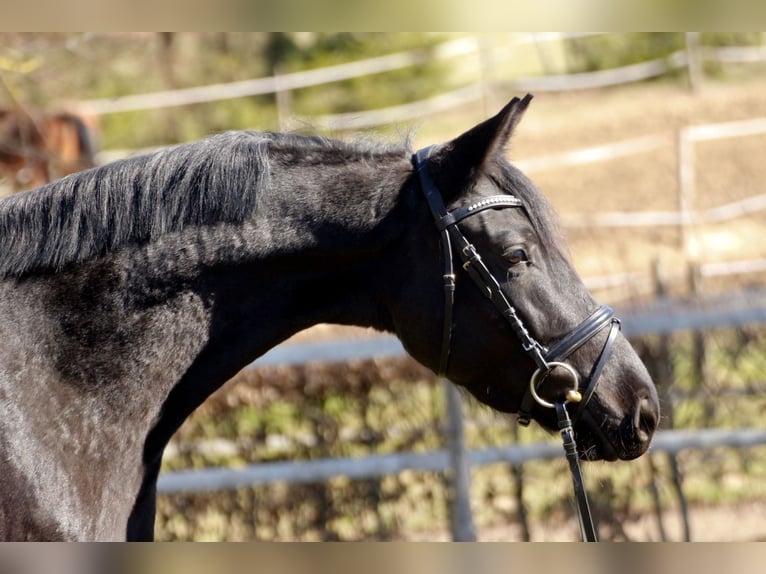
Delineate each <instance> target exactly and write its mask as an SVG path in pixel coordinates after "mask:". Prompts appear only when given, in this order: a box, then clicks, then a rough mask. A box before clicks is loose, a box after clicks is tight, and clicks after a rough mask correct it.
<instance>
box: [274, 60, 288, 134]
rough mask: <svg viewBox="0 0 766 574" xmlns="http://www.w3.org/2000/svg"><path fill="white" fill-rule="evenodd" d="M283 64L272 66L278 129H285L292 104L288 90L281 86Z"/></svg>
mask: <svg viewBox="0 0 766 574" xmlns="http://www.w3.org/2000/svg"><path fill="white" fill-rule="evenodd" d="M283 72H284V68H283V66H282V65H281V64H280V65H277V66H275V68H274V98H275V99H276V104H277V122H278V124H279V131H287V123H288V120H289V119H290V113H291V112H290V109H291V105H292V96H291V94H290V90H286V89H283V88H282V81H281V80H282V75H283Z"/></svg>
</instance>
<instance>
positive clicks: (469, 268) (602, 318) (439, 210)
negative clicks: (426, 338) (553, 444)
mask: <svg viewBox="0 0 766 574" xmlns="http://www.w3.org/2000/svg"><path fill="white" fill-rule="evenodd" d="M435 147H437V146H429V147H427V148H423V149H421V150H419V151H417V152H416V153H415V154H413V156H412V164H413V166H414V168H415V172H416V173H417V174H418V178H419V181H420V188H421V190H422V192H423V195H424V196H425V199H426V202H427V203H428V207H429V209H430V211H431V215H432V216H433V218H434V222H435V223H436V228H437V230H438V231H439V234H440V243H441V249H442V262H443V273H442V278H443V281H444V322H443V329H442V346H441V355H440V358H439V372H438V374H439V376H441V377H446V376H447V369H448V367H449V359H450V352H451V347H452V330H453V319H452V309H453V306H454V300H455V284H456V275H455V267H454V262H453V250H454V252H456V253H457V254H458V255H459V257H460V259H461V261H462V267H463V269H464V270H465V271H466V272H467V273H468V275H469V276H470V277H471V279H473V282H474V283H475V284H476V285H477V286H478V287H479V290H480V291H481V292H482V293H483V294H484V295H485V296H486V297H487V298H488V299H489V300H490V301H492V303H493V304H494V305H495V307H496V308H497V310H498V311H499V312H500V314H501V315H502V316H503V318H504V319H505V320H506V322H507V323H508V325H509V326H510V327H511V329H512V330H513V332H514V333H515V334H516V336H517V337H518V339H519V341H520V343H521V347H522V349H523V350H524V352H525V353H526V354H527V355H528V356H529V357H530V358H531V359H532V361H533V362H534V364H535V366H536V367H537V368H536V370H535V372H534V373H533V374H532V377H531V379H530V382H529V388H528V389H527V391H526V393H525V395H524V398H523V399H522V402H521V406H520V408H519V416H518V421H519V424H521V425H524V426H527V425H528V424H529V422H530V420H531V411H532V408H533V407H534V404H535V402H537V403H538V404H539V405H541V406H543V407H546V408H552V409H555V410H556V415H557V419H558V426H559V430H560V431H561V437H562V439H563V441H564V451H565V453H566V456H567V460H568V461H569V466H570V470H571V471H572V479H573V482H574V489H575V497H576V499H577V503H578V514H579V518H580V530H581V533H582V537H583V540H587V541H596V540H597V535H596V529H595V526H594V525H593V520H592V518H591V515H590V509H589V507H588V500H587V496H586V493H585V487H584V485H583V480H582V474H581V472H580V465H579V458H578V455H577V445H576V443H575V439H574V431H573V423H572V420H571V419H570V416H569V412H568V409H567V405H570V404H576V405H577V406H576V408H575V412H574V414H573V417H574V420H575V421H577V420H578V419H579V418H580V416H581V415H582V412H583V410H584V408H585V406H586V405H587V404H588V402H589V401H590V400H591V398H592V397H593V395H594V394H595V392H596V388H597V387H598V381H599V377H600V375H601V372H602V370H603V368H604V365H605V364H606V362H607V360H608V359H609V355H610V354H611V351H612V347H613V345H614V342H615V340H616V339H617V333H618V332H619V330H620V321H619V319H617V318H616V317H615V316H614V311H613V310H612V309H611V308H610V307H608V306H606V305H602V306H600V307H599V308H597V309H596V310H595V311H594V312H593V313H591V314H590V316H588V317H587V318H586V319H585V320H584V321H583V322H582V323H580V324H579V325H578V326H577V327H575V328H574V329H573V330H572V331H571V332H570V333H568V334H567V335H565V336H564V338H562V339H561V340H560V341H558V342H557V343H556V344H554V345H553V346H552V347H551V348H546V347H545V346H543V345H542V344H540V342H538V341H537V340H536V339H535V338H534V337H533V336H532V335H531V334H530V333H529V330H528V329H527V328H526V327H525V325H524V323H523V322H522V320H521V318H520V317H519V315H518V313H517V312H516V309H515V308H514V306H513V305H512V304H511V303H510V301H509V300H508V298H507V297H506V295H505V293H503V291H502V289H501V288H500V284H499V283H498V281H497V280H496V279H495V277H494V276H493V275H492V273H491V272H490V271H489V269H488V268H487V266H486V265H485V264H484V262H483V261H482V258H481V256H480V255H479V253H478V252H477V251H476V248H475V247H474V246H473V245H472V244H471V243H470V242H469V241H468V239H466V237H465V235H463V233H462V231H461V230H460V228H459V227H458V225H457V224H458V223H459V222H461V221H463V220H464V219H466V218H468V217H471V216H473V215H476V214H477V213H481V212H482V211H485V210H487V209H501V208H505V207H514V208H523V207H524V206H523V204H522V202H521V200H519V199H518V198H516V197H514V196H512V195H492V196H489V197H485V198H483V199H481V200H479V201H477V202H475V203H471V204H468V205H462V206H460V207H457V208H455V209H453V210H451V211H448V210H447V208H446V207H445V206H444V201H443V199H442V196H441V193H440V192H439V189H438V188H437V186H436V184H435V183H434V180H433V179H432V177H431V174H430V173H429V171H428V157H429V155H430V154H431V152H432V151H433V149H434V148H435ZM607 326H609V333H608V335H607V337H606V341H605V342H604V346H603V348H602V349H601V353H600V355H599V357H598V359H597V360H596V362H595V364H594V365H593V367H592V369H591V372H590V374H589V376H588V380H587V384H586V385H584V387H585V388H584V390H581V388H580V384H579V377H578V375H577V371H575V369H574V368H573V367H572V366H570V365H569V364H568V363H567V362H565V361H566V359H567V358H568V357H569V356H570V355H572V353H574V352H575V351H576V350H577V349H579V348H580V347H582V346H583V345H584V344H585V343H587V342H588V341H589V340H590V339H591V338H593V337H594V336H595V335H596V334H598V333H599V332H601V330H602V329H604V328H606V327H607ZM555 369H558V370H562V371H563V372H564V373H566V374H567V376H568V377H569V378H570V379H571V381H572V386H571V388H570V389H569V390H568V391H567V393H566V395H565V397H563V398H561V399H559V400H556V401H548V400H545V399H543V398H542V397H541V396H540V395H539V394H538V390H539V388H540V386H541V385H542V383H543V382H544V381H545V380H546V378H547V377H548V375H550V374H551V372H553V370H555Z"/></svg>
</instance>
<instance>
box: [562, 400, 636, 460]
mask: <svg viewBox="0 0 766 574" xmlns="http://www.w3.org/2000/svg"><path fill="white" fill-rule="evenodd" d="M607 420H608V419H607ZM610 424H611V426H609V425H610ZM624 426H625V425H624V424H617V423H603V424H597V423H596V420H595V418H594V416H593V414H592V413H591V412H590V411H589V410H587V409H586V410H585V411H584V412H583V413H582V417H581V419H580V420H579V421H578V422H577V424H576V425H575V427H574V431H575V441H576V442H577V450H578V454H579V455H580V458H581V459H583V460H606V461H615V460H633V459H635V458H638V457H639V456H641V455H642V454H644V452H646V446H645V445H641V444H640V443H637V442H636V441H633V440H631V439H630V437H628V436H626V432H627V431H626V430H625V429H624V428H623V427H624ZM628 434H629V433H628Z"/></svg>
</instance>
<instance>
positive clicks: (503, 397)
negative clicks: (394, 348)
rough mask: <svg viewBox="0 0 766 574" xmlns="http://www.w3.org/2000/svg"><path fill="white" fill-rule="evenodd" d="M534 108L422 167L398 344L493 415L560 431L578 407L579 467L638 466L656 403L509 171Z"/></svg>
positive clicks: (506, 116)
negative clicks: (564, 412)
mask: <svg viewBox="0 0 766 574" xmlns="http://www.w3.org/2000/svg"><path fill="white" fill-rule="evenodd" d="M530 100H531V97H530V96H527V97H526V98H524V99H522V100H519V99H516V98H514V100H513V101H511V103H509V104H508V105H507V106H506V107H505V108H504V109H503V110H502V111H501V112H500V113H499V114H497V115H496V116H494V117H493V118H491V119H489V120H487V121H485V122H483V123H481V124H479V125H478V126H476V127H474V128H473V129H471V130H469V131H467V132H466V133H464V134H462V135H461V136H459V137H458V138H456V139H454V140H452V141H450V142H448V143H445V144H442V145H440V146H434V147H433V148H431V149H429V150H427V151H424V150H421V152H419V153H418V154H416V156H415V157H414V163H415V170H414V172H415V174H414V175H413V178H412V186H413V187H416V188H419V189H420V191H419V192H414V193H415V195H418V194H420V197H421V202H422V210H421V219H420V221H419V223H418V228H419V229H422V232H421V233H420V234H417V235H415V234H414V235H413V237H412V241H411V244H410V245H409V246H408V250H409V252H410V258H411V260H412V261H413V262H420V263H419V264H417V265H413V266H412V268H411V269H410V270H409V281H407V285H406V287H404V290H405V293H404V294H403V299H404V300H407V301H411V302H412V303H411V304H410V305H407V306H405V309H404V312H403V313H401V314H400V316H399V318H398V328H397V331H398V333H399V336H400V338H401V339H402V340H403V342H404V345H405V347H406V348H408V349H409V350H410V352H411V353H412V354H413V355H414V356H415V357H417V358H419V359H420V360H421V361H422V362H424V363H425V364H426V365H428V366H429V367H431V368H432V369H433V370H435V371H442V374H444V375H445V376H447V377H448V378H449V379H450V380H451V381H453V382H454V383H456V384H458V385H460V386H462V387H464V388H466V389H467V390H468V391H469V392H470V393H471V394H472V395H473V396H475V397H476V398H477V399H478V400H479V401H481V402H482V403H485V404H487V405H489V406H490V407H492V408H494V409H497V410H500V411H504V412H510V413H520V416H521V418H522V419H524V418H527V417H530V418H534V419H535V420H537V421H538V422H539V423H540V424H541V425H542V426H544V427H546V428H549V429H555V428H556V425H557V419H556V414H555V412H554V409H553V408H551V407H553V406H554V404H555V403H556V402H561V403H566V402H569V403H571V404H570V405H569V406H570V410H572V411H573V413H574V420H575V426H574V428H575V433H576V436H577V442H578V445H579V449H580V455H581V457H583V458H588V459H609V460H614V459H618V458H619V459H632V458H635V457H637V456H640V455H641V454H643V453H644V452H645V451H646V449H647V448H648V446H649V441H650V440H651V437H652V435H653V433H654V431H655V429H656V427H657V424H658V421H659V403H658V399H657V393H656V390H655V387H654V384H653V382H652V380H651V378H650V376H649V374H648V372H647V370H646V368H645V367H644V365H643V363H642V362H641V360H640V359H639V358H638V356H637V354H636V353H635V351H634V350H633V348H632V347H631V345H630V343H629V342H628V341H627V339H626V338H625V337H624V336H623V335H622V334H621V332H620V330H619V321H618V320H617V319H616V318H614V317H613V313H612V311H611V309H609V308H608V307H599V306H598V305H597V304H596V303H595V301H594V299H593V297H592V296H591V294H590V293H589V292H588V290H587V288H586V287H585V285H584V284H583V281H582V280H581V278H580V277H579V276H578V274H577V272H576V271H575V269H574V267H573V265H572V263H571V262H570V260H569V258H568V256H567V255H566V252H565V250H564V247H563V241H562V237H561V234H560V233H559V231H558V227H557V225H556V217H555V214H554V212H553V210H552V208H551V207H550V205H549V204H548V202H547V201H546V200H545V198H544V197H543V196H542V195H541V193H540V192H539V191H538V190H537V189H536V188H535V186H534V184H533V183H532V182H531V181H530V180H529V179H528V178H527V177H526V176H525V175H524V174H523V173H522V172H521V171H520V170H518V169H517V168H515V167H514V166H513V165H511V163H509V161H508V160H507V159H506V148H507V145H508V142H509V140H510V138H511V135H512V133H513V131H514V129H515V127H516V125H517V124H518V122H519V120H520V119H521V117H522V115H523V113H524V111H525V109H526V108H527V106H528V104H529V101H530ZM427 203H428V205H429V207H430V209H429V208H427V207H426V204H427ZM429 211H430V213H429ZM453 260H454V264H453V263H452V261H453ZM423 261H428V262H430V263H429V264H427V265H424V264H422V262H423ZM440 261H441V263H440ZM453 299H454V301H452V300H453ZM445 302H446V303H445ZM445 317H446V318H445ZM411 324H424V325H428V327H427V328H425V329H424V330H422V331H419V332H415V331H414V330H412V329H411V327H410V325H411ZM575 401H580V404H579V405H575V404H574V402H575Z"/></svg>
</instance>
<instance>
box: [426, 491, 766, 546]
mask: <svg viewBox="0 0 766 574" xmlns="http://www.w3.org/2000/svg"><path fill="white" fill-rule="evenodd" d="M662 522H663V528H664V530H665V540H664V541H665V542H682V541H683V540H684V529H683V522H682V519H681V514H680V513H679V512H678V511H677V510H668V511H665V512H664V514H663V517H662ZM689 524H690V528H689V530H690V533H691V541H692V542H766V501H762V502H749V503H747V504H739V505H734V506H711V507H696V508H691V509H690V513H689ZM620 527H621V528H622V530H623V533H624V536H623V535H621V536H619V537H618V538H617V540H621V541H628V542H662V541H663V540H662V537H661V535H660V530H659V526H658V522H657V517H656V516H655V515H654V514H645V515H643V516H640V517H638V518H631V519H628V520H627V521H625V522H623V523H622V524H621V525H620ZM599 528H600V530H599V531H600V533H601V536H602V538H604V535H605V533H606V530H607V529H608V528H609V526H608V525H601V526H600V527H599ZM530 530H531V532H530V535H531V539H532V542H576V541H578V540H580V534H579V530H578V526H577V524H576V522H575V521H574V520H572V521H570V522H567V523H564V524H562V523H560V522H550V523H546V524H537V525H533V526H532V527H531V528H530ZM411 540H412V541H422V542H425V541H443V542H447V541H449V540H450V537H449V533H448V532H446V531H440V532H429V533H422V536H420V535H419V536H417V537H413V538H412V539H411ZM478 540H479V541H481V542H509V541H518V540H521V529H520V527H519V526H518V525H517V524H513V525H511V526H507V527H494V528H481V529H479V532H478Z"/></svg>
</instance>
